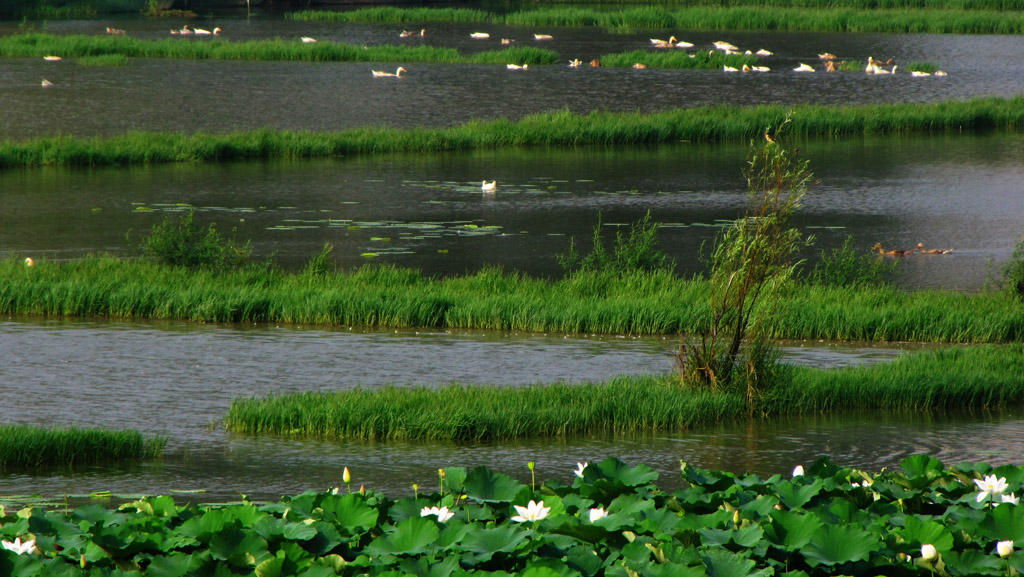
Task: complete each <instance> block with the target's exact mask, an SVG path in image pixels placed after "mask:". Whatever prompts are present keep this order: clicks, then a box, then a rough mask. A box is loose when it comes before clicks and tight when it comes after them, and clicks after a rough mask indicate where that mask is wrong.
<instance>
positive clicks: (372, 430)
mask: <svg viewBox="0 0 1024 577" xmlns="http://www.w3.org/2000/svg"><path fill="white" fill-rule="evenodd" d="M1022 403H1024V345H1020V344H1014V345H1007V346H994V345H982V346H976V347H968V348H954V349H946V350H939V351H935V352H924V353H916V354H913V355H906V356H903V357H900V358H898V359H896V360H895V361H893V362H891V363H887V364H878V365H872V366H868V367H856V368H844V369H814V368H807V367H785V368H784V369H783V370H782V371H781V373H780V376H779V377H778V382H777V383H774V384H772V385H769V386H766V387H765V388H764V390H763V396H762V397H761V398H759V399H758V400H757V402H756V403H755V404H754V405H753V407H748V405H747V401H746V399H745V398H744V396H743V395H742V394H739V393H724V392H708V391H704V390H700V391H698V390H693V389H686V388H682V387H680V386H679V384H678V377H675V376H672V377H668V376H644V377H619V378H616V379H612V380H610V381H608V382H606V383H591V384H583V385H573V384H551V385H535V386H528V387H495V386H484V385H448V386H442V387H440V388H439V389H432V388H425V387H416V388H399V387H393V386H389V387H382V388H378V389H372V390H368V389H356V390H351V391H340V392H328V393H308V392H307V393H291V394H284V395H270V396H266V397H258V398H238V399H235V400H234V401H233V402H232V403H231V407H230V409H229V411H228V415H227V417H226V419H225V427H226V428H227V429H228V430H231V431H234V432H237V433H250V434H264V433H269V434H277V435H295V436H302V437H324V438H346V439H385V440H445V441H479V440H508V439H516V438H528V437H563V436H573V435H599V434H600V435H605V434H635V433H652V432H664V431H681V430H686V429H689V428H691V427H694V426H696V425H706V424H713V423H719V422H722V421H735V420H739V419H744V418H748V417H749V415H750V414H751V410H753V412H754V414H756V415H758V416H761V417H776V416H780V415H797V414H810V413H821V412H832V411H855V410H875V409H883V410H887V411H893V412H897V413H899V412H912V411H929V410H944V409H958V410H968V409H981V408H991V407H998V406H1005V405H1020V404H1022Z"/></svg>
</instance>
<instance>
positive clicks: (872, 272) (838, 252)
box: [809, 235, 899, 288]
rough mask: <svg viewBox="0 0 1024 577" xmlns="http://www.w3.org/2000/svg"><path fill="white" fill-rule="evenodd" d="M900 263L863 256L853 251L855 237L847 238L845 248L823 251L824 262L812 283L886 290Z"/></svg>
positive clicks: (813, 272)
mask: <svg viewBox="0 0 1024 577" xmlns="http://www.w3.org/2000/svg"><path fill="white" fill-rule="evenodd" d="M898 266H899V263H898V262H897V261H896V260H893V261H886V260H884V259H881V258H876V257H875V256H873V255H871V254H870V253H859V252H857V250H856V249H854V248H853V235H849V236H847V237H846V240H845V241H843V246H841V247H839V248H834V249H832V250H830V251H821V260H820V261H818V264H816V265H814V269H813V270H812V271H811V273H810V279H809V280H810V281H811V282H812V283H814V284H817V285H821V286H830V287H851V288H856V287H882V286H887V285H890V284H891V282H890V281H891V279H892V275H893V274H894V273H895V272H896V270H897V268H898Z"/></svg>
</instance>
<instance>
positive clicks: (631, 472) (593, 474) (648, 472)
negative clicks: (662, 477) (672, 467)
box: [583, 457, 658, 487]
mask: <svg viewBox="0 0 1024 577" xmlns="http://www.w3.org/2000/svg"><path fill="white" fill-rule="evenodd" d="M597 478H604V479H607V480H609V481H612V482H613V483H616V484H620V485H625V486H626V487H639V486H640V485H646V484H648V483H650V482H652V481H656V480H657V479H658V473H657V471H655V470H653V469H651V468H650V467H648V466H647V465H637V466H636V467H632V468H630V467H629V465H626V464H625V463H623V462H622V461H620V460H618V459H616V458H614V457H611V458H609V459H605V460H604V461H601V462H600V463H598V464H597V465H596V466H594V465H591V466H589V467H587V468H586V469H585V470H584V471H583V480H584V481H588V482H593V480H596V479H597Z"/></svg>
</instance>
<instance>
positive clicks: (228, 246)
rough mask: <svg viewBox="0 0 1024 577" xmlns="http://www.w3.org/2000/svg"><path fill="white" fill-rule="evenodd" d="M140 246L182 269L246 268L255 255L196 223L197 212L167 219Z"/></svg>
mask: <svg viewBox="0 0 1024 577" xmlns="http://www.w3.org/2000/svg"><path fill="white" fill-rule="evenodd" d="M141 246H142V249H143V250H144V251H145V252H146V253H147V254H150V255H152V256H155V257H156V258H158V259H160V261H162V262H164V263H166V264H169V265H171V266H183V267H209V268H225V267H227V268H231V267H236V266H239V265H241V264H244V263H245V262H247V261H248V260H249V257H250V256H251V254H252V248H251V246H250V244H249V243H248V242H246V243H245V244H243V245H239V244H237V243H236V242H235V241H234V240H228V239H224V238H223V237H221V235H220V233H218V232H217V229H216V226H215V225H214V224H213V223H210V224H208V225H207V226H205V227H203V226H201V225H200V224H199V223H197V222H196V221H195V211H194V210H189V211H188V212H187V213H185V214H182V215H167V216H165V217H164V220H163V222H161V223H160V224H157V225H154V226H153V230H152V232H151V233H150V234H149V235H148V236H146V237H145V238H144V239H143V240H142V244H141ZM328 252H329V251H328Z"/></svg>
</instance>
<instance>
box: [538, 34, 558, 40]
mask: <svg viewBox="0 0 1024 577" xmlns="http://www.w3.org/2000/svg"><path fill="white" fill-rule="evenodd" d="M533 38H534V39H535V40H554V39H555V37H554V36H552V35H550V34H534V35H533Z"/></svg>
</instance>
